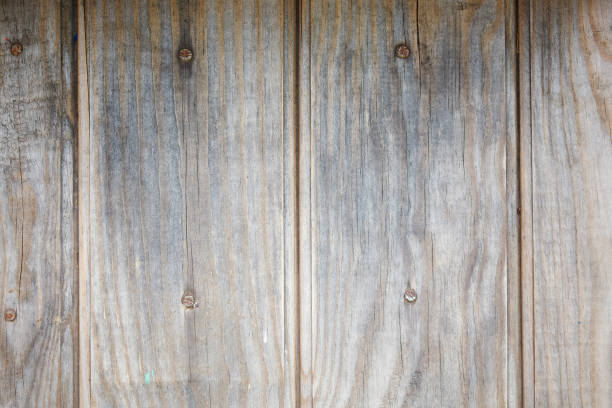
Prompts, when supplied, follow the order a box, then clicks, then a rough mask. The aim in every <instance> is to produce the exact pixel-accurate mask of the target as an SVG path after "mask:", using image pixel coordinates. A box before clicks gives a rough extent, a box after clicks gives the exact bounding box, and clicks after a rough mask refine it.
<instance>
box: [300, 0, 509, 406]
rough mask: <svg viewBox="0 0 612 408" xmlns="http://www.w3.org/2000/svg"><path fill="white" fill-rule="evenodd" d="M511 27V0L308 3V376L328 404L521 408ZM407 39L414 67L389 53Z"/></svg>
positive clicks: (315, 395)
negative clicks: (411, 293)
mask: <svg viewBox="0 0 612 408" xmlns="http://www.w3.org/2000/svg"><path fill="white" fill-rule="evenodd" d="M507 13H509V11H508V7H507V4H506V3H505V2H503V1H497V2H496V1H480V2H459V3H458V2H456V1H432V2H422V1H421V2H418V1H406V2H400V1H387V2H378V1H376V2H375V1H360V2H349V1H341V0H338V1H335V2H327V1H313V2H311V4H310V27H309V30H310V32H309V35H310V38H311V43H310V62H311V65H310V70H311V74H310V78H309V81H310V82H309V84H305V85H303V86H302V87H301V88H300V89H306V88H308V89H310V90H311V94H310V109H311V111H310V118H311V122H310V129H309V130H310V138H309V139H310V148H311V150H308V148H307V149H306V150H305V151H304V152H300V155H302V154H305V153H308V152H309V153H310V155H311V171H312V176H311V181H310V184H309V186H310V192H311V194H310V200H311V214H312V218H311V219H312V225H311V228H312V229H311V238H312V240H311V246H312V247H311V249H312V253H311V254H310V255H311V257H312V265H311V267H312V269H311V272H312V278H311V279H312V293H311V300H312V304H311V313H312V367H311V368H310V370H304V369H303V370H302V373H312V388H313V391H312V400H313V402H314V405H315V406H350V407H374V406H384V407H393V406H418V407H420V406H423V407H425V406H477V405H478V406H505V405H507V404H508V401H509V397H508V389H507V388H508V387H509V382H508V377H509V376H512V377H513V378H514V376H515V374H514V373H513V372H509V370H510V369H509V367H510V364H509V363H508V359H510V358H517V356H515V354H514V353H509V352H508V348H509V347H514V348H513V350H515V349H516V348H515V346H512V345H510V346H509V344H508V330H509V329H508V327H507V324H508V319H507V316H506V314H507V312H508V300H507V289H508V271H509V270H510V269H509V267H508V262H516V258H515V252H514V253H512V254H510V256H511V257H512V258H511V260H510V261H509V260H508V256H509V255H508V247H507V240H508V239H509V236H510V234H515V233H516V232H515V231H516V229H515V227H514V226H515V225H516V201H515V198H514V197H515V196H514V195H513V194H515V193H514V191H515V190H516V180H515V176H513V174H516V170H515V167H513V166H516V164H511V165H510V166H507V163H506V161H507V158H508V156H507V151H508V150H507V149H510V150H509V151H510V153H512V152H513V151H514V150H513V149H514V142H512V145H511V146H510V147H508V144H507V139H508V138H510V139H511V138H512V137H516V130H515V129H514V125H511V126H508V125H507V121H508V120H511V121H512V120H513V117H512V115H513V113H512V112H510V114H509V113H508V112H509V110H514V105H515V101H514V98H513V95H514V93H513V92H512V93H508V92H507V91H506V86H508V85H509V86H512V82H513V81H512V80H511V79H512V76H513V73H512V71H510V72H507V71H506V58H507V57H508V56H507V54H506V42H507V38H508V37H507V35H506V30H513V27H514V24H507V23H506V21H505V18H506V14H507ZM511 38H514V37H511ZM401 42H406V43H407V44H408V45H409V47H410V49H411V55H410V57H409V58H408V59H407V60H400V59H396V58H394V56H393V49H394V47H395V45H396V44H397V43H401ZM510 58H512V59H513V60H514V56H511V57H510ZM510 159H511V160H513V159H512V157H510ZM508 168H510V171H511V172H510V173H509V172H508ZM512 172H514V173H512ZM300 188H301V187H300ZM507 200H510V202H508V201H507ZM510 230H512V232H511V231H510ZM511 270H512V271H513V272H514V273H516V272H517V270H516V266H512V268H511ZM300 273H301V274H303V273H305V271H303V270H301V271H300ZM513 279H514V278H513ZM300 281H302V279H300ZM512 282H513V283H512V285H516V280H515V279H514V280H513V281H512ZM407 287H412V288H415V289H416V290H417V292H418V297H419V298H418V301H417V302H416V303H415V304H412V305H408V304H405V303H404V301H403V293H404V291H405V289H406V288H407ZM306 294H308V293H306ZM303 296H304V295H302V297H303ZM301 335H302V336H304V335H305V333H303V332H302V333H301ZM307 346H308V344H307ZM516 366H517V363H516V362H514V363H513V364H512V367H516ZM303 376H304V377H306V374H303ZM303 380H304V378H303ZM306 380H307V378H306Z"/></svg>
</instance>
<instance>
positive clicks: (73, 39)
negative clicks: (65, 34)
mask: <svg viewBox="0 0 612 408" xmlns="http://www.w3.org/2000/svg"><path fill="white" fill-rule="evenodd" d="M78 39H79V35H78V34H75V35H74V36H73V37H72V42H77V40H78Z"/></svg>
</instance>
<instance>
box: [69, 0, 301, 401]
mask: <svg viewBox="0 0 612 408" xmlns="http://www.w3.org/2000/svg"><path fill="white" fill-rule="evenodd" d="M84 14H85V16H84V23H85V31H86V35H87V52H88V54H87V80H88V90H89V119H90V121H89V135H88V137H89V151H88V152H87V153H85V154H86V156H85V157H86V158H87V159H88V160H89V165H88V169H87V171H88V172H89V174H90V178H89V184H88V186H87V189H88V190H87V191H88V192H87V194H88V195H89V202H88V205H89V211H88V212H87V213H84V214H83V217H82V219H81V222H86V223H88V224H89V231H88V237H87V239H88V243H89V244H88V245H89V254H90V255H89V259H87V260H84V261H85V263H86V264H88V272H87V276H86V279H87V283H85V282H83V283H82V287H83V286H84V289H83V293H87V292H88V293H89V299H90V302H89V305H88V308H89V309H88V311H87V315H88V319H89V325H88V326H86V327H82V330H83V331H86V332H87V335H86V336H87V338H89V342H90V348H89V352H90V353H91V355H90V360H89V364H90V374H89V375H90V401H88V402H90V403H91V405H94V406H167V407H175V406H194V407H196V406H197V407H202V406H209V407H222V406H253V407H263V406H266V407H278V406H291V405H295V400H296V398H297V387H298V385H297V382H296V370H297V361H296V358H297V356H296V354H297V347H298V343H297V339H296V334H297V324H298V321H297V296H296V292H297V281H296V263H297V257H296V238H297V230H296V226H295V217H296V215H295V211H296V210H297V201H296V199H297V191H296V180H295V174H296V166H297V164H296V155H295V151H296V146H295V143H296V141H295V127H296V122H295V119H296V102H294V98H295V95H294V92H295V87H296V77H295V75H296V73H295V68H292V67H295V65H296V64H295V57H296V53H295V51H292V50H293V49H295V36H296V29H295V16H296V11H295V4H294V2H292V1H291V2H289V1H284V0H259V1H255V2H246V1H245V2H241V1H239V0H236V1H232V2H228V1H221V0H219V1H204V0H190V1H178V0H175V1H161V2H147V1H115V2H105V1H91V2H86V4H85V13H84ZM181 48H190V49H192V50H193V59H192V61H191V62H189V63H181V62H179V60H178V58H177V53H178V51H179V50H180V49H181ZM187 291H189V292H192V293H193V294H194V296H195V299H196V300H197V301H198V302H199V307H197V308H195V309H194V310H188V309H186V308H185V307H184V306H183V305H182V304H181V299H182V296H183V294H184V293H185V292H187Z"/></svg>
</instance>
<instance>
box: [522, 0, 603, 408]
mask: <svg viewBox="0 0 612 408" xmlns="http://www.w3.org/2000/svg"><path fill="white" fill-rule="evenodd" d="M529 15H530V19H529V22H530V25H529V29H530V43H529V46H530V52H531V53H530V67H529V76H528V77H522V78H521V87H523V86H525V87H527V86H529V87H530V94H531V98H530V99H529V102H530V120H531V129H530V132H525V133H523V132H522V133H521V143H522V144H523V143H524V144H529V145H530V153H531V154H530V157H529V160H530V161H531V167H525V168H524V171H528V170H530V171H531V173H528V174H527V175H526V177H525V178H529V179H530V180H531V183H530V185H529V187H530V188H531V198H532V199H533V201H532V202H529V201H527V200H528V199H529V198H530V197H529V196H525V197H524V198H523V202H524V203H525V205H532V218H531V223H532V225H531V226H530V230H531V234H532V236H531V242H530V243H528V244H527V245H530V246H531V247H532V248H533V258H532V262H533V278H532V285H533V286H532V288H531V290H532V293H533V310H532V321H533V337H532V338H530V339H529V338H526V339H525V340H526V341H529V340H531V341H532V343H533V353H534V354H533V355H534V365H535V367H534V372H533V378H532V381H533V383H534V405H535V406H555V407H556V406H592V407H609V406H611V405H612V331H611V328H610V327H611V326H610V322H611V321H612V284H611V283H612V271H611V270H610V264H612V220H611V218H610V214H612V180H611V179H610V174H612V48H611V44H612V32H611V31H610V21H612V4H611V3H610V2H609V1H606V0H594V1H586V0H585V1H582V0H565V1H559V2H553V1H545V0H538V1H532V2H531V4H530V10H529ZM522 171H523V170H522Z"/></svg>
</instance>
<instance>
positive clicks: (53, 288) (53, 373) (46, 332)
mask: <svg viewBox="0 0 612 408" xmlns="http://www.w3.org/2000/svg"><path fill="white" fill-rule="evenodd" d="M72 13H73V8H72V6H71V5H70V2H59V1H47V2H40V1H36V0H28V1H21V2H14V1H2V2H0V37H1V43H0V308H1V309H0V312H1V313H2V316H3V315H4V313H5V312H6V311H8V310H9V309H13V310H15V311H16V318H15V320H14V321H10V319H9V320H7V319H6V318H4V317H0V406H1V407H11V408H14V407H72V406H75V405H77V403H78V400H77V398H78V377H77V376H76V374H75V373H76V372H78V354H77V352H78V326H77V313H76V307H77V292H76V290H77V274H76V252H75V251H76V245H75V241H76V226H77V224H76V214H75V207H74V205H73V182H74V178H73V166H74V147H75V146H74V142H75V138H74V135H75V132H74V127H75V125H76V123H75V118H76V111H75V107H76V99H75V87H74V86H73V84H74V83H75V82H76V78H75V77H74V76H73V75H72V67H73V66H74V64H73V58H74V57H75V56H76V52H75V50H74V48H75V47H74V44H73V30H74V26H73V21H74V20H73V19H72ZM12 42H19V43H21V44H22V47H23V51H22V53H21V54H20V55H17V56H15V55H13V54H12V53H11V43H12Z"/></svg>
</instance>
